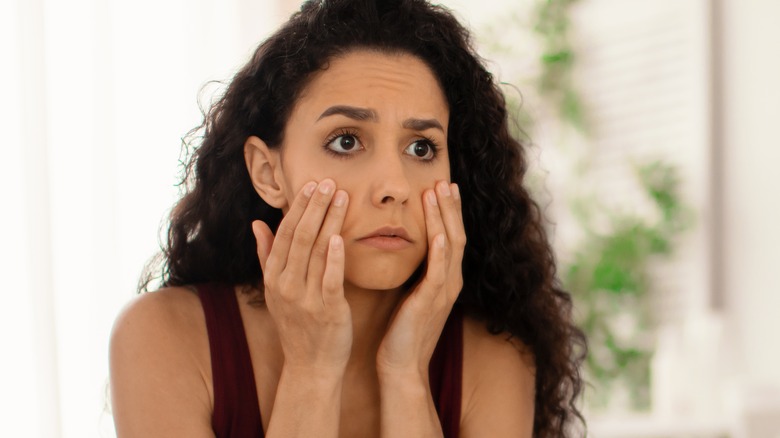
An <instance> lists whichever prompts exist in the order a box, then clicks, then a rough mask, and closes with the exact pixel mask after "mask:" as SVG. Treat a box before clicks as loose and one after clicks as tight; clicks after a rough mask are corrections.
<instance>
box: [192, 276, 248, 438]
mask: <svg viewBox="0 0 780 438" xmlns="http://www.w3.org/2000/svg"><path fill="white" fill-rule="evenodd" d="M197 290H198V296H199V297H200V301H201V304H202V306H203V312H204V314H205V316H206V329H207V331H208V337H209V349H210V354H211V373H212V380H213V386H214V413H213V416H212V428H213V429H214V432H215V434H216V436H217V438H255V437H262V436H263V423H262V421H261V417H260V406H259V402H258V399H257V386H256V385H255V375H254V370H253V368H252V358H251V356H250V355H249V344H248V343H247V339H246V333H245V332H244V323H243V321H242V319H241V312H240V310H239V307H238V299H237V298H236V294H235V291H234V290H233V287H232V286H230V285H224V284H203V285H199V286H197Z"/></svg>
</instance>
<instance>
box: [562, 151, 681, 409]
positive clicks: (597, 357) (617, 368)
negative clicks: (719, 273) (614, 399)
mask: <svg viewBox="0 0 780 438" xmlns="http://www.w3.org/2000/svg"><path fill="white" fill-rule="evenodd" d="M636 170H637V177H638V179H639V181H640V185H641V187H642V189H643V193H644V194H645V195H646V196H647V197H648V198H649V199H650V200H651V201H652V204H653V207H654V208H655V209H656V211H657V212H658V213H659V214H658V215H649V216H653V218H652V219H651V218H648V217H646V216H638V215H633V214H628V213H624V212H617V211H614V210H613V211H610V210H609V209H607V208H606V207H603V206H600V205H599V203H598V202H595V201H592V200H591V202H588V203H587V204H585V203H582V202H581V203H580V204H581V205H580V206H579V208H578V209H577V210H576V211H577V216H578V220H579V224H580V225H581V226H582V227H583V229H584V231H585V237H584V239H583V240H582V241H581V242H579V245H578V246H577V247H576V249H575V251H574V257H573V258H572V260H571V261H570V262H569V263H568V264H567V266H565V267H564V268H563V272H564V274H563V275H564V278H563V282H564V285H565V287H566V288H567V289H568V290H570V291H571V292H572V294H573V295H574V300H575V307H576V309H577V312H578V315H577V316H578V323H579V324H580V326H581V327H582V329H583V330H585V332H586V333H587V335H588V340H589V346H590V354H589V355H588V357H587V359H586V368H587V374H588V377H589V378H590V379H591V380H592V382H591V383H592V384H594V385H595V386H596V389H597V391H595V392H594V393H593V394H591V395H590V396H589V400H590V402H591V403H593V404H594V405H595V407H604V406H606V405H608V404H609V401H610V400H609V396H610V394H611V393H612V391H611V389H613V386H614V384H615V382H616V381H619V380H623V382H624V383H626V387H627V388H628V389H629V390H630V400H631V404H632V408H633V409H636V410H643V409H647V408H649V407H650V361H651V359H652V355H653V350H654V347H655V337H654V326H655V318H654V315H653V314H654V312H653V310H654V309H655V308H656V306H655V305H654V303H653V302H652V300H650V298H651V297H650V293H651V292H652V281H651V280H652V279H651V277H650V273H649V272H648V271H649V268H650V266H651V263H652V262H653V261H654V260H656V259H659V258H663V257H669V256H670V255H671V254H672V252H673V250H674V242H675V238H676V237H677V236H679V234H680V233H681V232H683V231H684V230H685V229H687V228H688V227H689V226H690V222H691V221H690V214H689V210H688V208H687V207H686V206H685V205H684V204H683V203H682V202H681V200H680V197H679V195H678V193H677V189H678V187H679V185H680V181H679V177H678V175H677V169H676V168H675V167H673V166H670V165H668V164H666V163H664V162H663V161H653V162H650V163H648V164H643V165H641V166H639V167H638V168H637V169H636ZM595 215H598V216H600V217H602V218H603V217H606V221H600V225H601V226H602V227H600V228H606V230H605V231H599V230H597V227H596V226H595V225H594V224H595V222H597V221H596V220H594V216H595ZM604 222H606V224H607V225H606V227H604V226H603V225H604V224H603V223H604Z"/></svg>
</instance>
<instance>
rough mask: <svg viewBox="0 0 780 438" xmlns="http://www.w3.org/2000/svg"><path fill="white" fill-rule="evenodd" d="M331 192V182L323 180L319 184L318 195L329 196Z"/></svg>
mask: <svg viewBox="0 0 780 438" xmlns="http://www.w3.org/2000/svg"><path fill="white" fill-rule="evenodd" d="M332 191H333V181H330V180H325V181H323V182H321V183H320V193H322V194H323V195H329V194H330V192H332Z"/></svg>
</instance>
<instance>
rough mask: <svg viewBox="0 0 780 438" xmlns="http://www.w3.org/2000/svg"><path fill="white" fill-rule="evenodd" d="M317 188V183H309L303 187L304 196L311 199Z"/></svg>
mask: <svg viewBox="0 0 780 438" xmlns="http://www.w3.org/2000/svg"><path fill="white" fill-rule="evenodd" d="M316 187H317V183H316V182H314V181H312V182H309V183H306V185H305V186H303V195H304V196H306V197H307V198H310V197H311V194H312V193H314V189H315V188H316Z"/></svg>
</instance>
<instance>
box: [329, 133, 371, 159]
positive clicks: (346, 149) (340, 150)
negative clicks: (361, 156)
mask: <svg viewBox="0 0 780 438" xmlns="http://www.w3.org/2000/svg"><path fill="white" fill-rule="evenodd" d="M325 149H327V150H329V151H331V152H333V153H335V154H338V155H347V154H351V153H354V152H355V151H358V150H361V149H363V145H362V144H361V143H360V140H358V138H357V136H356V135H355V134H352V133H349V132H343V133H339V134H337V135H336V136H335V137H331V138H329V139H328V140H327V142H326V143H325Z"/></svg>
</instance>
